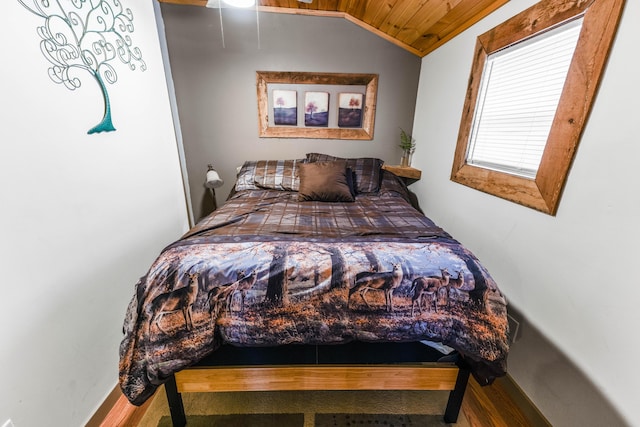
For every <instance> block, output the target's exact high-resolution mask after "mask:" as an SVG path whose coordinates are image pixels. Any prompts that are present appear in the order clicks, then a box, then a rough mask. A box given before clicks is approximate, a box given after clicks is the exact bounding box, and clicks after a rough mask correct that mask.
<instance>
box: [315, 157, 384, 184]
mask: <svg viewBox="0 0 640 427" xmlns="http://www.w3.org/2000/svg"><path fill="white" fill-rule="evenodd" d="M338 160H344V161H346V162H347V167H350V168H351V170H353V172H354V174H355V178H356V180H355V182H354V188H355V190H356V193H377V192H378V190H379V189H380V180H381V178H382V173H381V169H380V168H382V165H383V164H384V162H383V161H382V160H380V159H376V158H373V157H358V158H353V159H345V158H342V157H336V156H331V155H329V154H321V153H307V162H309V163H313V162H330V161H338Z"/></svg>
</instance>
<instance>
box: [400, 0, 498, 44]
mask: <svg viewBox="0 0 640 427" xmlns="http://www.w3.org/2000/svg"><path fill="white" fill-rule="evenodd" d="M507 2H509V0H481V1H478V0H464V1H463V2H462V3H461V4H460V5H459V6H458V7H457V8H456V9H454V10H452V11H451V13H449V14H447V15H446V16H445V17H444V18H443V19H442V20H440V22H438V23H437V24H436V25H434V26H433V28H432V29H433V32H432V33H430V34H425V35H424V36H422V37H421V38H420V39H418V40H416V42H415V43H413V44H412V46H413V47H414V48H416V49H418V50H420V51H421V52H422V53H423V56H425V55H427V54H428V53H430V52H433V51H434V50H435V49H437V48H438V47H440V46H442V45H443V44H445V43H446V42H448V41H449V40H451V39H452V38H454V37H455V36H457V35H458V34H460V33H462V32H463V31H465V30H466V29H468V28H469V27H471V26H472V25H473V24H475V23H477V22H478V21H480V20H482V19H483V18H485V17H486V16H488V15H489V14H491V13H492V12H494V11H495V10H497V9H498V8H500V7H501V6H503V5H504V4H506V3H507Z"/></svg>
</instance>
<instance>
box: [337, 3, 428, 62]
mask: <svg viewBox="0 0 640 427" xmlns="http://www.w3.org/2000/svg"><path fill="white" fill-rule="evenodd" d="M344 18H345V19H346V20H347V21H350V22H353V23H354V24H356V25H358V26H360V27H362V28H364V29H365V30H367V31H370V32H372V33H374V34H376V35H377V36H379V37H382V38H383V39H385V40H387V41H388V42H390V43H393V44H395V45H396V46H399V47H401V48H403V49H405V50H407V51H409V52H411V53H413V54H414V55H417V56H423V54H422V52H421V51H419V50H418V49H415V48H414V47H413V46H409V45H408V44H406V43H402V42H401V41H399V40H398V39H396V38H394V37H391V36H390V35H388V34H386V33H383V32H382V31H380V30H379V29H377V28H375V27H372V26H371V25H369V24H367V23H366V22H363V21H361V20H359V19H356V18H354V17H353V16H351V15H349V14H348V13H345V14H344Z"/></svg>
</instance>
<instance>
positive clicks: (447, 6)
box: [395, 0, 462, 45]
mask: <svg viewBox="0 0 640 427" xmlns="http://www.w3.org/2000/svg"><path fill="white" fill-rule="evenodd" d="M460 2H462V0H429V1H427V2H426V3H425V4H424V5H423V7H422V8H420V10H418V11H417V12H416V14H415V15H414V16H413V17H412V18H411V19H409V20H408V21H407V22H406V24H405V28H404V29H403V30H400V31H398V33H397V34H395V37H396V38H398V39H399V40H401V41H403V42H405V43H407V44H410V45H411V44H413V43H414V42H415V41H416V40H418V39H419V38H420V37H421V36H422V35H423V34H425V33H429V32H430V29H431V28H432V27H433V26H434V25H435V24H437V23H438V22H439V21H440V20H441V19H443V18H444V17H445V16H446V15H447V14H448V13H451V10H452V9H453V8H455V7H456V6H458V4H459V3H460Z"/></svg>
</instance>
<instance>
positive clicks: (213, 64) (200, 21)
mask: <svg viewBox="0 0 640 427" xmlns="http://www.w3.org/2000/svg"><path fill="white" fill-rule="evenodd" d="M162 16H163V19H164V24H165V31H166V37H167V45H168V50H169V59H170V62H171V70H172V74H173V79H174V83H175V90H176V98H177V104H178V112H179V115H180V123H181V127H182V136H183V139H184V147H185V154H186V163H187V169H188V175H189V182H190V188H191V198H192V203H193V208H194V215H195V218H196V220H197V219H198V218H200V217H202V216H203V215H204V214H207V213H209V211H210V210H211V205H212V201H211V199H210V194H209V193H208V192H207V191H206V189H205V188H204V186H203V183H204V178H205V174H206V170H207V163H213V164H214V166H215V167H216V169H217V170H218V172H219V173H220V174H221V176H222V177H223V178H224V179H225V185H224V186H223V187H222V188H220V189H218V190H217V199H218V203H219V204H220V203H222V202H223V201H224V199H225V198H226V196H227V195H228V194H229V191H230V190H231V188H232V184H233V181H234V178H235V168H236V166H239V165H241V164H242V162H243V161H244V160H247V159H251V160H257V159H288V158H297V157H298V158H299V157H304V155H305V153H307V152H310V151H320V152H325V153H329V154H336V155H343V156H372V157H379V158H381V159H383V160H385V161H386V162H388V163H391V164H397V163H398V162H399V161H400V155H401V152H400V149H399V148H398V144H399V142H400V141H399V134H400V131H399V127H402V128H403V129H405V130H410V129H411V128H412V126H413V116H414V109H415V103H416V92H417V88H418V78H419V73H420V63H421V60H420V58H418V57H417V56H415V55H413V54H411V53H408V52H406V51H404V50H403V49H400V48H399V47H397V46H395V45H393V44H391V43H389V42H387V41H385V40H383V39H381V38H380V37H378V36H376V35H374V34H372V33H370V32H368V31H365V30H364V29H362V28H360V27H358V26H356V25H355V24H352V23H350V22H348V21H346V20H344V19H342V18H326V17H311V16H297V15H282V14H273V13H260V15H259V17H258V19H259V28H260V31H259V38H260V46H258V31H257V27H258V25H257V23H258V22H257V19H256V13H255V11H247V10H237V9H229V8H224V9H223V10H222V18H223V30H224V44H225V47H224V48H223V40H222V35H221V31H220V15H219V10H218V9H207V8H202V7H187V6H176V5H170V4H162ZM256 71H317V72H341V73H375V74H378V75H379V85H378V98H377V113H376V121H375V130H374V139H373V140H372V141H353V140H328V139H324V140H323V139H320V140H316V139H278V138H259V137H258V118H257V115H258V114H257V98H256V93H257V92H256Z"/></svg>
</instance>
